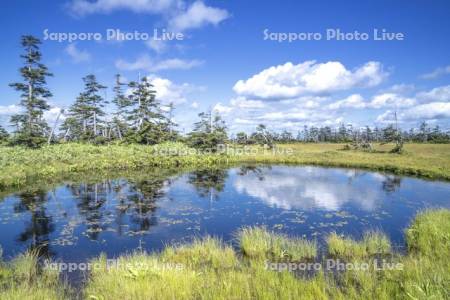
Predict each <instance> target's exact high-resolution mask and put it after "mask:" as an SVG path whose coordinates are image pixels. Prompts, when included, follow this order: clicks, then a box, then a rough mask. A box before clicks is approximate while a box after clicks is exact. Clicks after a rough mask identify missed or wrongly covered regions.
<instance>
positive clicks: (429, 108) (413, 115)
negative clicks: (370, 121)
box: [376, 102, 450, 123]
mask: <svg viewBox="0 0 450 300" xmlns="http://www.w3.org/2000/svg"><path fill="white" fill-rule="evenodd" d="M397 118H398V120H400V121H422V120H438V119H448V118H450V103H449V102H432V103H426V104H421V105H417V106H414V107H411V108H409V109H406V110H404V111H402V112H400V113H398V115H397ZM392 121H394V112H392V111H390V110H388V111H386V112H384V113H383V114H381V115H379V116H378V117H377V119H376V122H379V123H389V122H392Z"/></svg>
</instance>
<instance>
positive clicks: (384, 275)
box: [0, 209, 450, 300]
mask: <svg viewBox="0 0 450 300" xmlns="http://www.w3.org/2000/svg"><path fill="white" fill-rule="evenodd" d="M449 222H450V210H443V209H441V210H429V211H426V212H422V213H420V214H419V215H418V216H417V217H416V218H415V219H414V220H413V222H412V224H411V226H410V228H409V229H408V231H407V239H408V245H409V248H408V249H409V250H408V253H406V254H405V255H400V254H396V253H392V254H391V255H392V256H391V257H390V260H389V262H390V263H392V262H393V263H396V264H401V266H402V268H401V269H389V268H385V269H383V270H377V269H375V268H374V265H375V259H378V258H375V257H371V255H372V254H375V253H380V252H382V253H387V252H388V251H392V250H391V249H390V248H391V247H390V243H389V241H388V240H387V239H386V237H385V236H384V235H383V234H381V233H379V232H369V233H367V234H366V235H364V237H363V238H362V239H361V241H355V240H351V239H348V238H342V237H339V236H337V235H336V234H332V235H330V237H329V240H328V242H329V244H328V247H329V248H328V250H329V252H330V253H331V252H333V251H334V254H335V255H336V256H337V258H339V259H342V260H344V261H352V262H353V263H367V264H368V266H369V267H368V268H366V269H364V268H362V269H352V270H349V269H347V270H341V271H339V272H333V271H331V272H325V271H318V272H316V273H313V274H310V275H308V276H306V277H305V276H302V275H295V274H294V273H292V272H289V271H286V270H285V271H273V270H271V269H267V268H266V264H267V261H264V260H262V259H261V258H264V259H267V260H269V261H272V259H275V260H276V257H275V258H273V257H271V256H272V255H273V252H277V251H274V250H273V249H281V248H283V247H287V249H288V250H287V252H288V253H289V252H290V251H293V252H292V253H294V252H295V251H299V252H300V253H305V245H309V246H311V245H313V244H304V241H303V240H302V242H301V243H299V244H297V242H298V241H299V240H296V239H292V238H287V237H286V236H284V235H279V234H276V233H273V232H270V231H267V230H266V229H264V228H261V227H253V228H244V229H242V230H241V231H239V233H238V234H237V237H238V242H239V247H240V250H239V251H236V250H234V249H233V248H232V247H231V246H230V245H228V244H224V243H223V242H222V241H220V240H218V239H216V238H212V237H205V238H203V239H195V240H194V241H193V242H192V243H190V244H182V245H176V246H168V247H166V248H165V249H164V250H163V251H162V252H160V253H142V252H137V253H133V254H129V255H124V256H121V257H119V258H118V261H117V263H116V264H114V265H111V263H110V262H108V261H107V259H106V256H104V255H101V256H100V257H98V258H96V259H94V260H93V261H91V262H92V263H93V264H92V266H94V267H93V268H92V271H91V273H90V274H89V277H88V281H87V283H86V285H85V286H84V287H82V288H81V289H80V290H79V293H78V294H77V295H76V294H75V293H73V292H71V291H70V290H69V289H68V288H67V286H66V285H64V284H61V283H59V282H58V276H57V274H55V273H53V272H50V271H45V270H41V269H40V268H39V267H38V266H37V259H36V256H35V255H33V254H25V255H23V256H19V257H18V258H16V259H15V260H13V261H12V262H11V263H9V264H5V263H2V264H1V265H0V284H1V285H0V299H76V298H81V299H142V300H144V299H146V300H147V299H158V300H159V299H162V300H164V299H224V300H225V299H386V300H387V299H449V298H450V289H449V286H450V285H449V283H450V272H449V271H450V248H449V247H448V232H449V231H448V224H449ZM424 238H425V239H424ZM330 239H331V241H330ZM287 240H290V242H286V241H287ZM293 245H294V246H293ZM355 245H358V247H357V248H358V250H352V251H350V252H346V251H347V250H346V248H349V249H350V248H353V247H355ZM436 245H438V247H440V248H439V249H438V250H436V251H442V253H441V254H440V255H437V256H436V255H435V253H434V252H433V251H434V250H433V251H431V252H430V250H431V248H433V247H436ZM279 247H280V248H279ZM290 247H292V248H290ZM306 248H307V249H309V250H307V251H312V248H309V247H306ZM314 253H315V248H314ZM349 253H350V255H349ZM355 253H357V254H358V255H355ZM310 254H311V253H310ZM295 255H298V254H295ZM295 255H293V256H295ZM301 257H309V256H308V255H307V256H304V255H301ZM316 259H317V258H316ZM302 260H303V259H302ZM288 261H289V260H288Z"/></svg>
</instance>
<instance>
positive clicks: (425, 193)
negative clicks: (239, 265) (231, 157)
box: [0, 166, 450, 262]
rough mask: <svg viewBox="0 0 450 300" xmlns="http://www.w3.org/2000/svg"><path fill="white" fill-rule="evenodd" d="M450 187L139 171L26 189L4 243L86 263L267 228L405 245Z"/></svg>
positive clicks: (364, 175)
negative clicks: (373, 234)
mask: <svg viewBox="0 0 450 300" xmlns="http://www.w3.org/2000/svg"><path fill="white" fill-rule="evenodd" d="M449 195H450V184H449V183H445V182H432V181H425V180H420V179H416V178H406V177H398V176H394V175H387V174H381V173H373V172H368V171H360V170H352V169H336V168H321V167H293V166H271V167H267V166H243V167H237V168H231V169H215V170H197V171H191V172H187V173H180V172H179V171H178V172H171V171H167V170H165V171H164V172H162V171H161V170H150V171H140V172H138V173H136V174H131V175H130V174H129V175H127V176H126V177H120V176H119V178H114V176H110V177H109V178H104V179H102V180H99V179H94V180H92V179H89V177H88V176H87V177H86V178H85V180H83V181H82V182H79V181H73V182H66V183H63V184H60V185H56V186H54V187H47V188H31V187H30V188H29V189H28V190H26V189H25V190H22V191H18V192H16V193H13V194H10V195H8V196H5V197H3V199H1V200H0V244H1V246H2V248H3V256H4V257H5V258H6V259H8V258H11V257H13V256H15V255H17V254H18V253H21V252H23V251H24V250H27V249H30V248H36V247H38V248H39V249H40V251H41V253H42V254H43V255H47V256H50V257H52V258H53V259H56V260H58V261H67V262H83V261H86V260H88V259H89V258H91V257H94V256H97V255H99V254H100V253H101V252H104V253H106V254H107V256H108V257H116V256H118V255H120V254H123V253H126V252H131V251H134V250H136V249H144V250H148V251H153V250H160V249H162V248H163V247H164V245H166V244H169V243H176V242H183V241H189V240H190V239H191V238H192V237H195V236H204V235H206V234H210V235H214V236H218V237H220V238H222V239H223V240H225V241H232V240H233V238H234V233H235V232H236V230H237V229H238V228H240V227H242V226H249V225H265V226H267V227H268V228H270V229H273V230H275V231H278V232H283V233H287V234H289V235H296V236H304V237H306V238H312V239H317V240H318V241H319V242H323V238H324V237H325V236H326V235H327V234H328V233H330V232H332V231H336V232H338V233H345V234H349V235H352V236H354V237H356V238H358V237H360V236H361V234H362V233H363V232H364V231H367V230H372V229H380V230H383V231H384V232H386V234H388V236H389V237H390V238H391V240H392V241H393V242H394V244H395V245H396V246H398V247H402V246H403V245H404V235H403V232H404V229H405V228H406V227H407V226H408V224H409V222H410V221H411V218H412V217H413V216H414V215H415V214H416V213H417V212H418V211H420V210H422V209H424V208H429V207H450V201H449V200H450V197H449Z"/></svg>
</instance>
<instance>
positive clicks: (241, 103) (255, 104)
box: [230, 97, 266, 110]
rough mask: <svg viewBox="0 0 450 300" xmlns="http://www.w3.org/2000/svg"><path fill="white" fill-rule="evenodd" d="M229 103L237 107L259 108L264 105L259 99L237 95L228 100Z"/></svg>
mask: <svg viewBox="0 0 450 300" xmlns="http://www.w3.org/2000/svg"><path fill="white" fill-rule="evenodd" d="M230 103H231V105H232V106H233V107H234V108H238V109H247V110H249V109H261V108H265V107H266V105H265V104H264V103H263V102H262V101H260V100H248V99H246V98H245V97H237V98H233V99H231V100H230Z"/></svg>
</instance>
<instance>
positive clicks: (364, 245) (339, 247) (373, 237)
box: [327, 231, 391, 259]
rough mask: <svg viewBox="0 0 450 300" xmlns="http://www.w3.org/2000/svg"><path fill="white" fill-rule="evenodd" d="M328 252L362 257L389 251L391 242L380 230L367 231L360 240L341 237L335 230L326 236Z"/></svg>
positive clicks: (346, 256)
mask: <svg viewBox="0 0 450 300" xmlns="http://www.w3.org/2000/svg"><path fill="white" fill-rule="evenodd" d="M327 244H328V253H329V254H330V255H332V256H334V257H343V258H348V259H351V258H363V257H371V256H375V255H380V254H389V253H391V243H390V241H389V239H388V238H387V237H386V235H384V234H383V233H381V232H377V231H369V232H366V233H365V234H364V237H363V239H362V240H361V241H356V240H354V239H352V238H349V237H342V236H339V235H337V234H336V233H335V232H333V233H331V234H330V235H329V236H328V238H327Z"/></svg>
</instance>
